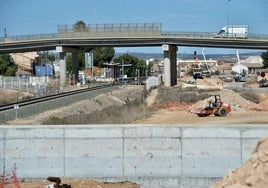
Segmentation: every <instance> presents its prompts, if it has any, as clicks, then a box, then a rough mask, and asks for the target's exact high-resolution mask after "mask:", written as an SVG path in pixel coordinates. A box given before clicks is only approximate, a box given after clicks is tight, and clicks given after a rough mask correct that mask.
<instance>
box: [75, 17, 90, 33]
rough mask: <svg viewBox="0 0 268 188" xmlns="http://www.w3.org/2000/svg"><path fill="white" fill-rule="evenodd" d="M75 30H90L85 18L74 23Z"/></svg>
mask: <svg viewBox="0 0 268 188" xmlns="http://www.w3.org/2000/svg"><path fill="white" fill-rule="evenodd" d="M73 29H74V32H84V31H88V28H87V26H86V24H85V22H84V21H83V20H78V21H77V22H76V23H75V24H74V25H73Z"/></svg>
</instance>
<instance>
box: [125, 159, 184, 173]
mask: <svg viewBox="0 0 268 188" xmlns="http://www.w3.org/2000/svg"><path fill="white" fill-rule="evenodd" d="M181 166H182V165H181V158H180V157H151V156H150V155H148V156H147V157H139V158H138V157H137V158H131V157H130V158H128V157H127V158H125V160H124V174H125V176H144V177H150V176H167V177H168V176H180V175H181Z"/></svg>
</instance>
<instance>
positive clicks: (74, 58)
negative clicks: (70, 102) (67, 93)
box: [72, 52, 78, 84]
mask: <svg viewBox="0 0 268 188" xmlns="http://www.w3.org/2000/svg"><path fill="white" fill-rule="evenodd" d="M72 67H73V70H72V72H73V75H74V81H75V83H74V84H76V83H77V82H78V52H72Z"/></svg>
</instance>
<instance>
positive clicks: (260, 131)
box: [241, 125, 268, 139]
mask: <svg viewBox="0 0 268 188" xmlns="http://www.w3.org/2000/svg"><path fill="white" fill-rule="evenodd" d="M263 126H264V127H266V126H267V125H263ZM241 137H242V138H257V139H261V138H267V137H268V129H267V128H259V127H258V128H254V127H253V128H250V129H243V130H242V131H241Z"/></svg>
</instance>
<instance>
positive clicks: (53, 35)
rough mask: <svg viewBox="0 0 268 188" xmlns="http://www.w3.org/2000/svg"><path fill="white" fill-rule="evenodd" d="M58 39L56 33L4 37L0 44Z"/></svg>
mask: <svg viewBox="0 0 268 188" xmlns="http://www.w3.org/2000/svg"><path fill="white" fill-rule="evenodd" d="M58 37H59V35H58V33H50V34H37V35H21V36H9V37H7V38H4V37H2V38H0V42H13V41H30V40H42V39H53V38H58Z"/></svg>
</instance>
